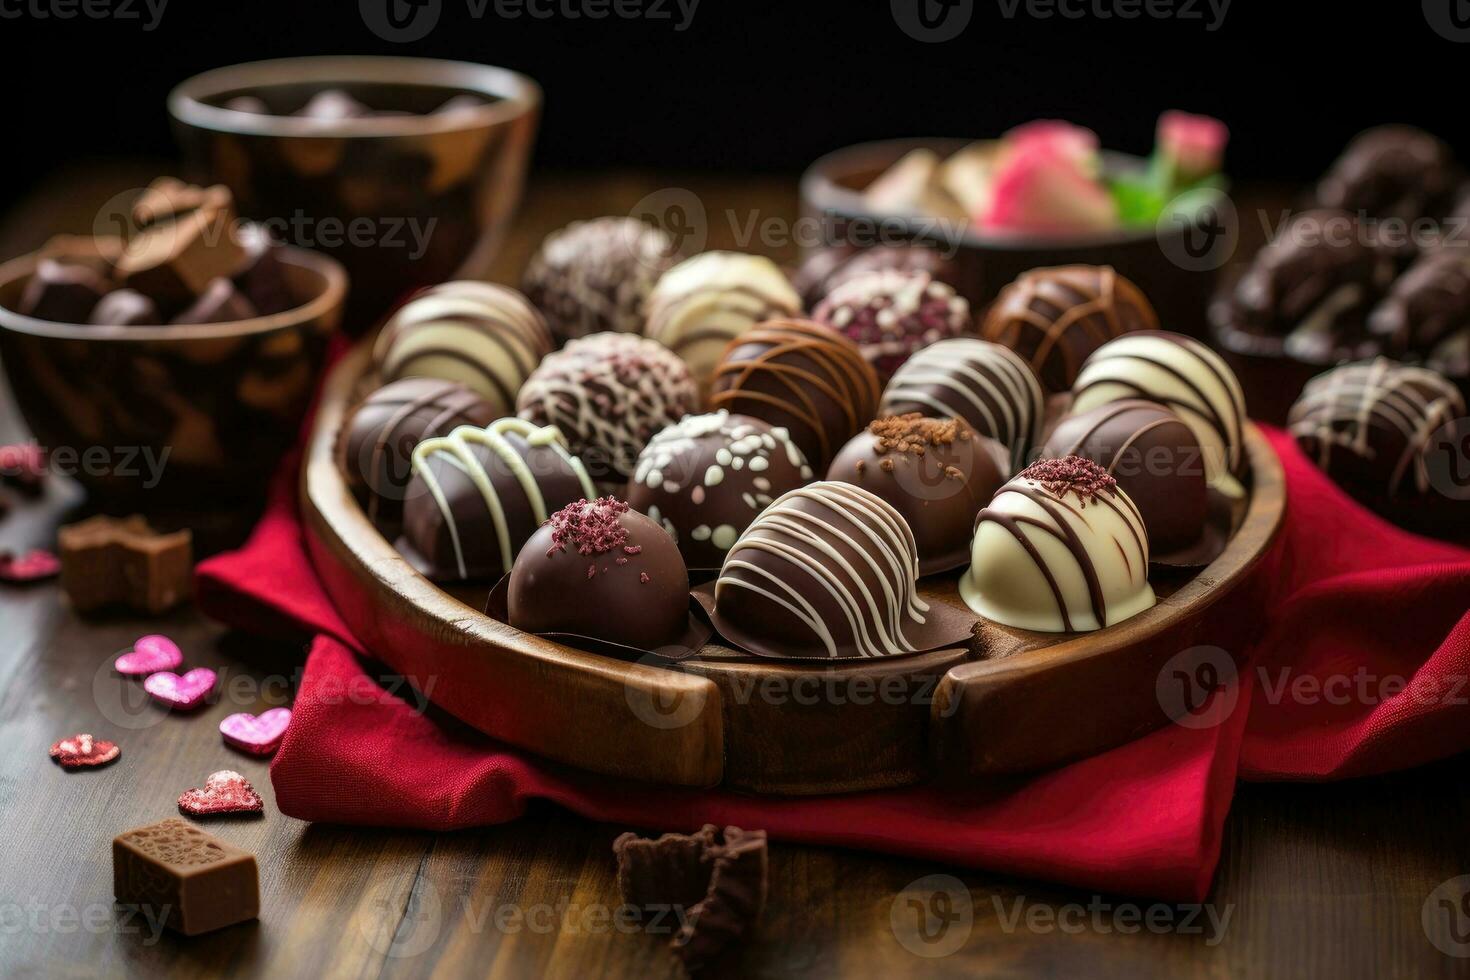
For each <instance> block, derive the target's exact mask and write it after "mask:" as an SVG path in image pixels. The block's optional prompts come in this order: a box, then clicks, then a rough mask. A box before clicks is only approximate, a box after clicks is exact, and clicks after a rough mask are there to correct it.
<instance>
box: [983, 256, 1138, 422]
mask: <svg viewBox="0 0 1470 980" xmlns="http://www.w3.org/2000/svg"><path fill="white" fill-rule="evenodd" d="M1158 325H1159V318H1158V315H1157V314H1156V313H1154V308H1153V306H1152V305H1150V303H1149V301H1148V298H1147V297H1146V296H1144V295H1143V292H1142V291H1141V290H1139V288H1138V287H1137V286H1135V285H1133V283H1131V282H1129V281H1128V280H1127V279H1124V278H1123V277H1122V276H1120V275H1118V273H1116V272H1115V271H1113V269H1112V267H1111V266H1106V265H1064V266H1055V267H1051V268H1045V269H1032V270H1031V271H1030V272H1026V273H1022V274H1021V276H1019V277H1018V278H1017V279H1016V281H1015V282H1013V283H1011V284H1010V285H1009V286H1007V287H1006V288H1005V289H1002V290H1001V292H1000V295H999V296H998V297H996V300H995V303H994V305H992V306H991V308H990V312H989V313H988V314H986V317H985V323H984V324H983V325H982V326H981V328H980V336H981V337H983V338H984V339H985V340H990V341H994V342H995V343H997V344H1000V345H1002V346H1004V347H1009V348H1010V349H1011V350H1013V351H1015V352H1016V353H1017V354H1020V355H1021V356H1022V357H1024V358H1026V360H1027V362H1028V363H1029V364H1030V365H1031V369H1032V370H1033V371H1035V372H1036V376H1037V377H1038V378H1040V379H1041V384H1042V386H1043V387H1045V388H1046V390H1047V391H1048V392H1051V393H1057V392H1063V391H1066V390H1067V389H1068V388H1070V387H1071V386H1072V382H1073V381H1074V380H1076V378H1077V372H1078V370H1080V369H1081V367H1082V362H1083V361H1085V360H1087V357H1088V355H1089V354H1091V353H1092V352H1093V351H1095V350H1097V349H1098V348H1099V347H1101V346H1102V345H1103V344H1105V343H1107V342H1108V341H1109V340H1112V339H1113V338H1114V337H1120V336H1122V335H1123V334H1125V333H1128V332H1129V331H1132V330H1152V329H1155V328H1157V327H1158Z"/></svg>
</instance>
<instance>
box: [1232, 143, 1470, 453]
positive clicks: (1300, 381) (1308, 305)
mask: <svg viewBox="0 0 1470 980" xmlns="http://www.w3.org/2000/svg"><path fill="white" fill-rule="evenodd" d="M1304 200H1305V202H1306V205H1307V206H1306V207H1304V208H1302V209H1301V210H1299V211H1297V212H1295V213H1293V214H1292V215H1290V217H1288V218H1287V220H1285V221H1284V222H1282V223H1281V225H1280V227H1278V228H1277V229H1276V231H1275V233H1274V235H1273V236H1272V237H1271V239H1270V241H1268V242H1267V244H1266V245H1265V246H1264V247H1263V248H1262V249H1261V250H1260V251H1259V252H1257V253H1256V254H1255V255H1254V256H1253V257H1251V259H1250V261H1249V262H1248V263H1247V264H1246V265H1245V267H1244V268H1243V269H1242V270H1240V271H1239V273H1238V274H1236V275H1233V276H1231V277H1229V280H1228V281H1227V282H1226V283H1225V284H1224V285H1223V287H1222V289H1221V291H1220V293H1219V294H1218V295H1217V296H1216V297H1215V300H1214V301H1213V302H1212V303H1211V306H1210V323H1211V334H1212V339H1213V341H1214V343H1215V344H1216V346H1218V347H1219V348H1220V350H1221V351H1223V352H1224V354H1225V357H1226V359H1227V360H1228V361H1229V362H1230V364H1231V366H1232V367H1233V368H1234V369H1235V371H1236V372H1237V373H1238V374H1239V375H1240V379H1241V382H1242V384H1244V385H1245V387H1246V394H1247V396H1248V397H1249V398H1250V399H1251V404H1252V405H1253V406H1255V407H1256V411H1257V416H1256V417H1257V418H1260V419H1263V420H1264V421H1267V422H1271V423H1273V424H1276V425H1281V424H1283V423H1285V422H1286V420H1287V418H1288V415H1289V413H1290V412H1291V407H1292V404H1293V402H1294V401H1295V400H1296V399H1297V396H1298V395H1300V394H1302V391H1303V389H1304V387H1305V386H1306V384H1307V382H1308V381H1309V380H1310V379H1311V378H1313V377H1314V376H1316V375H1318V374H1321V373H1323V372H1325V371H1327V370H1328V369H1330V368H1332V367H1334V366H1335V365H1338V364H1346V363H1352V362H1359V361H1366V360H1371V359H1373V358H1377V357H1386V358H1390V359H1392V360H1394V361H1399V362H1402V363H1405V364H1411V365H1418V366H1420V367H1423V368H1425V369H1427V370H1429V371H1432V372H1434V373H1436V374H1439V375H1442V376H1443V377H1446V378H1448V379H1450V380H1451V381H1453V382H1454V383H1455V384H1456V385H1457V386H1458V387H1459V389H1460V391H1461V393H1462V395H1466V394H1470V182H1467V181H1466V178H1465V172H1464V169H1463V168H1462V166H1461V165H1460V163H1459V162H1458V161H1457V160H1456V159H1455V157H1454V154H1453V152H1452V151H1451V150H1450V148H1449V146H1448V145H1447V144H1446V143H1444V142H1443V141H1442V140H1440V139H1439V138H1438V137H1436V136H1434V135H1432V134H1430V133H1427V132H1424V131H1423V130H1420V129H1415V128H1413V127H1410V126H1399V125H1390V126H1379V127H1376V128H1374V129H1369V130H1367V131H1365V132H1363V133H1360V134H1359V135H1358V136H1356V137H1355V138H1354V139H1353V140H1352V141H1351V142H1350V143H1349V144H1348V146H1347V148H1346V149H1344V150H1343V152H1342V155H1341V156H1339V157H1338V159H1337V161H1336V162H1335V163H1333V165H1332V167H1331V168H1330V169H1329V170H1328V171H1327V173H1326V174H1325V175H1324V176H1323V177H1322V179H1321V180H1320V181H1318V182H1317V184H1316V186H1315V187H1313V188H1312V189H1311V190H1310V192H1309V193H1308V194H1306V195H1305V196H1304Z"/></svg>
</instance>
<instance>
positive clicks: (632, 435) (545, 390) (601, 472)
mask: <svg viewBox="0 0 1470 980" xmlns="http://www.w3.org/2000/svg"><path fill="white" fill-rule="evenodd" d="M698 404H699V392H698V391H697V390H696V388H695V387H694V381H693V379H692V378H691V377H690V376H689V369H688V368H687V367H686V366H685V364H684V362H683V361H681V360H680V359H679V358H678V357H677V356H675V355H674V354H673V353H672V352H671V351H670V350H669V349H668V348H667V347H664V346H663V345H662V344H659V343H657V342H655V341H652V340H649V339H647V338H646V337H638V336H634V335H631V334H625V333H595V334H592V335H590V336H587V337H582V338H581V339H579V340H573V341H572V342H570V343H569V344H567V345H566V347H564V348H562V349H561V350H559V351H557V352H556V353H554V354H551V355H549V356H548V357H547V358H546V359H545V360H543V361H542V362H541V366H540V367H538V368H537V369H536V370H535V371H534V372H533V373H532V374H531V376H530V378H528V379H527V380H526V384H525V386H524V387H523V388H522V389H521V394H520V397H519V398H518V399H517V401H516V408H517V410H518V413H519V414H520V416H521V418H523V419H529V420H530V421H532V422H535V423H536V424H537V425H554V426H556V427H557V428H558V429H560V430H561V431H562V433H563V434H564V435H566V437H567V440H568V441H569V442H570V443H571V447H572V453H573V454H574V455H576V456H579V457H581V459H582V461H583V462H584V463H586V464H587V467H588V469H589V471H590V472H591V473H592V475H593V477H594V478H596V479H605V478H608V477H611V476H613V475H614V474H617V475H621V476H623V477H626V476H627V475H628V474H629V473H632V472H633V468H634V465H635V464H636V462H637V460H638V454H639V453H640V452H642V451H643V447H644V446H646V445H648V440H650V439H652V438H653V437H654V436H655V435H656V434H657V433H659V432H661V431H662V430H663V429H665V428H666V427H668V426H670V425H673V424H674V423H675V422H677V421H679V420H680V419H681V418H683V417H684V416H685V415H688V414H689V413H690V412H693V411H695V410H696V408H697V407H698Z"/></svg>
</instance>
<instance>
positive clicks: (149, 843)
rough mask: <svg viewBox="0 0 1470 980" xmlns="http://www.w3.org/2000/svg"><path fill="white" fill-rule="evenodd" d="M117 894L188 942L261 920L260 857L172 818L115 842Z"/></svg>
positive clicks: (124, 902)
mask: <svg viewBox="0 0 1470 980" xmlns="http://www.w3.org/2000/svg"><path fill="white" fill-rule="evenodd" d="M112 892H113V895H114V896H115V897H116V899H117V901H118V902H120V903H122V904H124V905H140V906H147V907H149V908H151V909H153V910H154V911H155V912H156V914H157V915H158V916H159V917H160V918H162V919H163V921H164V924H165V925H167V926H168V927H169V928H170V929H174V930H177V931H178V932H181V933H183V934H184V935H186V936H197V935H198V934H200V933H201V932H212V931H213V930H215V929H223V928H224V927H225V926H231V925H234V924H235V923H237V922H248V921H249V920H251V919H254V918H256V917H258V916H259V915H260V884H259V880H258V873H257V871H256V867H255V856H254V855H253V854H250V853H249V852H247V851H242V850H241V849H240V848H238V847H235V846H234V845H232V844H227V843H225V842H224V841H222V840H220V839H219V838H217V837H214V836H212V835H210V834H206V833H205V832H204V831H202V830H200V829H199V828H198V827H195V826H193V825H191V824H188V823H186V822H184V821H183V820H180V819H179V818H178V817H170V818H168V819H167V820H160V821H159V822H158V823H155V824H149V825H148V826H146V827H137V828H135V829H133V830H129V831H127V832H126V833H123V834H120V835H118V836H117V837H116V838H115V839H114V840H113V842H112Z"/></svg>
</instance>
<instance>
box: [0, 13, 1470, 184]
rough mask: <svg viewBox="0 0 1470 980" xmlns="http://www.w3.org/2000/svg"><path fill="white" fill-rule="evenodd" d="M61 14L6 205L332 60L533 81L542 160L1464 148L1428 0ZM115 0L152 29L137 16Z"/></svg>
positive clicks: (777, 167) (49, 32) (29, 86)
mask: <svg viewBox="0 0 1470 980" xmlns="http://www.w3.org/2000/svg"><path fill="white" fill-rule="evenodd" d="M52 2H58V0H0V11H3V12H5V13H7V14H12V15H13V14H15V13H16V12H21V13H22V16H20V17H18V18H16V17H13V16H9V17H5V18H0V55H3V57H0V77H3V82H4V91H5V92H7V93H8V94H7V96H6V99H5V102H6V107H7V111H6V122H7V126H6V132H7V134H8V137H7V141H6V143H7V145H6V152H5V163H4V164H0V166H5V167H6V168H7V169H8V170H9V171H10V173H11V174H12V177H11V179H10V180H9V181H7V182H5V183H4V184H3V190H0V208H4V207H6V206H8V205H9V204H11V203H12V202H13V201H14V200H15V199H16V198H18V197H19V196H22V195H24V194H25V193H26V191H27V189H28V188H29V187H31V186H33V184H34V182H35V181H37V180H38V179H40V178H41V177H43V176H44V175H46V174H47V173H48V172H50V171H53V170H55V169H56V168H57V167H58V166H60V165H63V164H66V163H68V162H72V161H75V160H77V159H79V158H86V157H89V156H90V157H96V156H110V155H118V156H134V155H147V156H155V157H167V156H168V155H170V154H171V153H172V152H173V146H172V140H171V136H170V134H169V129H168V121H167V118H166V114H165V111H164V97H165V95H166V93H167V92H168V90H169V88H170V87H171V86H172V85H173V84H174V83H176V82H178V81H179V80H181V79H183V78H185V77H187V76H188V75H190V74H192V73H195V72H197V71H200V70H203V69H206V68H211V67H216V66H219V65H225V64H229V63H233V62H238V61H247V60H253V59H259V58H267V57H281V56H289V55H304V54H318V53H341V54H349V53H363V54H367V53H379V54H422V55H435V56H442V57H449V58H461V59H468V60H475V61H483V62H488V63H495V64H503V65H506V66H509V67H512V68H516V69H518V70H520V71H523V72H526V73H528V74H530V75H532V76H533V77H535V78H537V79H538V80H539V81H540V82H541V83H542V85H543V86H544V87H545V89H546V114H545V118H544V121H543V127H542V132H541V137H540V143H539V146H538V150H537V154H538V159H537V162H538V165H539V166H542V167H550V168H563V169H566V168H579V169H600V168H615V167H645V168H647V167H658V168H663V169H668V170H686V171H687V170H726V171H735V172H742V171H767V172H769V171H777V172H792V173H795V172H797V171H799V170H800V169H801V168H802V167H803V166H804V165H805V164H807V163H808V162H810V161H811V160H812V159H813V158H814V157H816V156H817V155H819V154H821V153H823V152H824V151H827V150H830V149H833V148H836V147H838V146H841V145H844V144H846V143H851V142H855V141H859V140H865V139H874V138H882V137H888V136H900V135H926V134H928V135H933V134H939V135H965V136H977V137H978V136H985V135H992V134H995V133H997V132H999V131H1001V130H1003V129H1005V128H1006V127H1009V126H1011V125H1014V124H1016V123H1019V122H1022V121H1024V120H1027V119H1031V118H1036V117H1047V116H1055V117H1062V118H1066V119H1070V120H1073V121H1075V122H1079V123H1082V124H1085V125H1087V126H1090V127H1092V128H1094V129H1096V130H1097V131H1098V132H1099V134H1100V135H1101V136H1102V139H1103V142H1104V144H1105V145H1107V146H1110V147H1114V148H1117V149H1123V150H1132V151H1139V152H1144V151H1147V149H1148V147H1149V146H1150V144H1151V140H1152V130H1153V125H1154V120H1155V118H1156V117H1157V115H1158V113H1159V112H1160V111H1161V110H1163V109H1167V108H1171V107H1179V108H1185V109H1190V110H1194V111H1199V112H1206V113H1210V114H1213V115H1217V116H1219V117H1221V118H1223V119H1225V120H1226V121H1227V122H1228V123H1229V124H1230V126H1231V129H1232V131H1233V140H1232V143H1231V147H1230V156H1229V168H1230V170H1231V172H1232V174H1233V176H1235V177H1236V178H1237V179H1246V180H1249V179H1261V178H1268V179H1286V180H1302V179H1308V178H1311V177H1313V176H1315V175H1316V174H1317V173H1319V172H1320V171H1321V170H1322V169H1323V167H1324V166H1325V165H1326V164H1327V163H1328V162H1329V161H1330V159H1331V158H1332V156H1333V155H1334V154H1335V153H1336V152H1337V150H1338V149H1340V148H1341V146H1342V144H1343V142H1344V141H1345V140H1346V139H1347V138H1348V137H1349V136H1351V135H1352V134H1353V133H1354V132H1356V131H1357V130H1359V129H1361V128H1363V127H1365V126H1367V125H1371V124H1374V123H1379V122H1387V121H1403V122H1412V123H1417V124H1419V125H1422V126H1425V127H1427V128H1429V129H1431V130H1433V131H1435V132H1437V133H1439V135H1441V136H1443V137H1445V138H1446V139H1448V140H1450V141H1451V143H1453V144H1456V146H1457V148H1458V149H1459V150H1460V151H1461V154H1462V156H1470V133H1467V132H1466V130H1465V127H1464V126H1463V125H1459V124H1457V120H1458V119H1459V113H1458V112H1453V111H1452V110H1451V109H1450V107H1452V106H1455V105H1458V104H1459V100H1460V98H1461V97H1462V93H1463V91H1464V88H1465V78H1466V67H1467V65H1470V45H1462V44H1456V43H1453V42H1451V41H1448V40H1445V39H1444V38H1442V37H1440V36H1439V35H1438V34H1436V33H1435V31H1434V30H1432V29H1431V27H1430V26H1429V24H1428V22H1427V20H1426V18H1425V14H1424V11H1423V10H1422V9H1421V5H1420V3H1418V2H1414V0H1393V2H1388V0H1379V2H1377V3H1373V4H1363V3H1353V4H1351V5H1331V4H1321V3H1314V4H1310V5H1309V4H1305V3H1300V2H1285V0H1276V2H1270V0H1234V2H1233V3H1232V4H1231V5H1230V9H1229V11H1228V14H1227V15H1226V17H1225V18H1224V21H1223V25H1222V26H1221V27H1220V29H1219V30H1216V31H1213V32H1211V31H1209V30H1207V29H1206V23H1205V20H1204V19H1197V20H1185V19H1171V20H1151V19H1146V18H1145V19H1138V20H1127V21H1125V20H1117V19H1114V20H1099V19H1097V18H1095V17H1091V16H1089V17H1087V18H1086V19H1083V20H1065V19H1061V18H1058V17H1053V18H1051V19H1047V20H1040V19H1036V18H1033V17H1029V16H1026V15H1025V14H1024V12H1022V13H1019V14H1017V16H1015V17H1013V18H1006V17H1005V16H1003V14H1002V7H1001V0H970V2H972V3H973V17H972V19H971V21H970V23H969V25H968V27H967V28H966V29H965V30H964V32H963V33H962V34H961V35H960V36H959V37H958V38H957V39H955V40H951V41H948V42H945V43H921V42H919V41H917V40H914V39H912V38H911V37H909V36H908V35H907V34H905V33H904V31H902V30H901V29H900V28H899V27H898V25H897V22H896V20H895V16H894V13H893V11H892V10H891V9H890V6H889V2H888V0H851V2H846V3H817V2H801V0H785V2H780V0H702V2H701V3H700V4H699V7H698V9H697V11H696V13H695V15H694V18H693V21H692V24H691V26H690V28H689V29H688V30H686V31H684V32H676V31H675V30H674V21H673V20H670V19H664V20H655V19H648V18H645V19H634V20H629V19H619V18H617V17H609V18H608V19H605V20H599V21H592V20H587V19H581V20H572V19H568V18H566V17H564V16H555V17H552V18H550V19H533V18H532V17H530V16H525V15H523V16H521V17H520V18H519V19H515V20H507V19H504V18H502V17H498V16H496V15H495V13H494V8H493V6H492V7H491V8H490V9H489V10H487V12H486V15H485V16H484V17H483V18H481V19H475V18H472V17H471V16H470V14H469V12H468V8H467V2H466V0H438V2H441V3H442V5H443V7H442V12H441V17H440V20H439V24H438V26H437V28H436V29H435V30H434V31H433V32H432V33H431V34H430V35H429V36H428V37H427V38H425V39H424V40H422V41H418V42H416V43H412V44H396V43H391V42H387V41H384V40H382V39H380V38H378V37H376V36H375V35H374V34H373V33H372V32H371V31H369V30H368V28H367V27H366V25H365V23H364V20H363V17H362V15H361V13H360V11H359V8H358V6H357V0H254V2H250V3H244V2H238V0H171V2H170V3H169V4H168V6H167V8H166V10H165V12H164V14H163V17H162V19H161V22H160V24H159V26H158V27H157V29H156V30H153V31H151V32H148V31H145V30H144V29H143V26H142V22H141V21H140V20H121V19H100V20H99V19H88V18H86V17H77V18H75V19H70V20H58V19H55V18H50V19H39V18H37V17H35V16H34V15H33V14H30V13H26V12H25V10H26V8H27V7H28V6H29V5H33V4H38V3H39V4H49V3H52ZM60 2H77V0H60ZM90 2H109V0H90ZM110 2H116V3H122V2H128V3H132V4H133V5H134V6H133V10H134V11H135V12H137V13H140V14H141V13H142V9H141V0H110ZM554 2H556V3H565V2H568V0H554ZM644 2H647V3H652V2H654V0H644ZM664 2H665V10H668V11H669V12H670V13H671V14H672V15H674V16H675V17H677V12H676V11H675V9H674V7H673V3H672V0H664ZM908 2H910V3H912V2H915V0H908ZM962 2H964V0H962ZM1087 2H1089V3H1090V2H1093V0H1087ZM1178 2H1180V3H1184V2H1188V0H1178ZM1435 2H1438V0H1435ZM1443 2H1444V3H1453V2H1461V0H1443ZM1197 9H1198V10H1199V12H1200V13H1202V14H1203V15H1204V17H1205V18H1206V19H1208V17H1209V16H1210V15H1209V12H1208V9H1207V7H1205V5H1204V4H1203V3H1200V5H1199V7H1198V8H1197Z"/></svg>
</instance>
